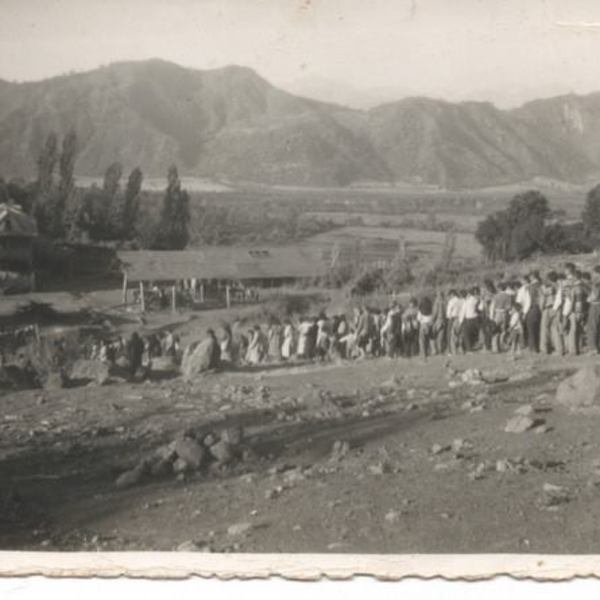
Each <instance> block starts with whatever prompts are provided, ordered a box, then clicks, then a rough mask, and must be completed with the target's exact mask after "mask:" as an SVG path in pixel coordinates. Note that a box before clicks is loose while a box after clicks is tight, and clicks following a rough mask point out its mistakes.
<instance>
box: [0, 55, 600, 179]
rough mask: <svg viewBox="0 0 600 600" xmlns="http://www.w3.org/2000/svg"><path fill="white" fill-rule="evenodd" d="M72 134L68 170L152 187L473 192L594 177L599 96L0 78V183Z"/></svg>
mask: <svg viewBox="0 0 600 600" xmlns="http://www.w3.org/2000/svg"><path fill="white" fill-rule="evenodd" d="M70 129H74V130H75V131H76V133H77V135H78V140H79V145H80V149H79V155H78V159H77V172H79V173H80V174H82V175H84V174H85V175H95V176H97V175H101V174H102V173H103V172H104V170H105V169H106V167H107V166H108V165H109V164H110V163H111V162H113V161H115V160H119V161H121V162H122V163H123V164H124V166H125V167H126V168H129V167H134V166H138V165H139V166H141V168H142V170H143V171H144V172H145V173H146V174H147V175H148V176H159V175H161V174H163V173H165V172H166V169H167V167H168V165H169V164H171V163H172V162H176V163H177V164H178V165H179V166H180V170H181V172H182V174H184V175H190V176H198V177H210V178H217V179H227V180H232V181H235V180H245V181H255V182H258V183H264V184H277V185H300V186H302V185H306V186H314V185H322V186H338V185H342V186H343V185H348V184H351V183H355V182H357V181H373V182H382V183H393V182H396V181H402V182H407V183H414V184H420V183H423V184H429V185H438V186H440V187H446V188H473V187H481V186H489V185H502V184H505V183H514V182H517V181H523V180H527V179H531V178H533V177H549V178H553V179H558V180H562V181H569V182H573V183H582V182H585V181H587V180H590V179H592V178H594V177H596V176H597V175H598V173H600V92H595V93H592V94H587V95H584V96H579V95H575V94H567V95H563V96H555V97H552V98H547V99H539V100H533V101H530V102H526V103H525V104H523V105H522V106H520V107H518V108H514V109H510V110H503V109H500V108H497V107H496V106H495V105H494V104H493V103H491V102H485V101H463V102H450V101H446V100H439V99H434V98H428V97H425V96H413V97H408V98H402V99H399V100H397V101H393V102H386V103H384V104H381V105H379V106H376V107H374V108H371V109H367V110H364V109H355V108H349V107H345V106H342V105H337V104H334V103H328V102H322V101H319V100H313V99H311V98H306V97H303V96H297V95H294V94H292V93H290V92H287V91H285V90H282V89H279V88H278V87H276V86H274V85H272V84H271V83H269V82H268V81H267V80H266V79H264V78H263V77H261V76H260V75H259V74H258V73H256V72H255V71H254V70H252V69H250V68H249V67H244V66H239V65H229V66H226V67H221V68H216V69H208V70H200V69H189V68H187V67H183V66H180V65H177V64H175V63H171V62H169V61H164V60H162V59H150V60H147V61H123V62H118V63H112V64H111V65H107V66H103V67H99V68H98V69H94V70H91V71H86V72H81V73H73V74H65V75H59V76H55V77H51V78H47V79H42V80H38V81H34V82H18V83H15V82H6V81H4V80H0V173H1V174H3V175H4V176H5V177H10V176H20V177H32V176H33V175H34V173H35V162H36V156H37V154H38V153H39V151H40V149H41V147H42V144H43V141H44V139H45V137H46V136H47V134H48V132H50V131H56V132H57V133H59V135H64V133H66V132H67V131H68V130H70Z"/></svg>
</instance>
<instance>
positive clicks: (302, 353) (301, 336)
mask: <svg viewBox="0 0 600 600" xmlns="http://www.w3.org/2000/svg"><path fill="white" fill-rule="evenodd" d="M311 328H312V322H311V321H310V320H309V319H308V318H304V319H302V321H301V322H300V325H298V351H297V355H298V358H307V356H306V353H307V350H308V334H309V333H310V330H311Z"/></svg>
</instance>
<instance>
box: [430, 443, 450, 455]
mask: <svg viewBox="0 0 600 600" xmlns="http://www.w3.org/2000/svg"><path fill="white" fill-rule="evenodd" d="M448 450H450V446H449V445H448V444H445V445H443V446H442V445H441V444H433V446H431V450H430V452H431V454H434V455H436V454H442V452H448Z"/></svg>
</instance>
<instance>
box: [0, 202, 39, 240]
mask: <svg viewBox="0 0 600 600" xmlns="http://www.w3.org/2000/svg"><path fill="white" fill-rule="evenodd" d="M36 235H37V226H36V223H35V219H33V218H32V217H30V216H29V215H28V214H26V213H25V212H23V210H22V209H21V208H20V207H19V206H17V205H16V204H6V203H0V237H5V236H6V237H8V236H11V237H24V236H25V237H34V236H36Z"/></svg>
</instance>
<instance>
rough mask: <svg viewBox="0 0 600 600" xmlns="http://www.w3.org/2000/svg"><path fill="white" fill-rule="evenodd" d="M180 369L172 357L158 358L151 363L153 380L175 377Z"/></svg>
mask: <svg viewBox="0 0 600 600" xmlns="http://www.w3.org/2000/svg"><path fill="white" fill-rule="evenodd" d="M178 373H179V367H178V366H177V365H176V364H175V361H174V360H173V358H172V357H170V356H157V357H155V358H153V359H152V361H151V362H150V376H151V377H153V378H163V377H167V378H168V377H174V376H175V375H177V374H178Z"/></svg>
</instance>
